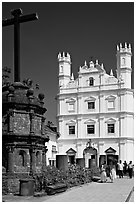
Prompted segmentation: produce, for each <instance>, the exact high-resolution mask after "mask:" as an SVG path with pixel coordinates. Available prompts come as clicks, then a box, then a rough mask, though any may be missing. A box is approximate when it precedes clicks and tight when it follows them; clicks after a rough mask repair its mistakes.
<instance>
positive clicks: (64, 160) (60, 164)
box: [56, 155, 68, 171]
mask: <svg viewBox="0 0 136 204" xmlns="http://www.w3.org/2000/svg"><path fill="white" fill-rule="evenodd" d="M56 167H57V168H58V169H62V170H64V171H66V170H68V157H67V155H56Z"/></svg>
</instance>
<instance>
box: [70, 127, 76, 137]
mask: <svg viewBox="0 0 136 204" xmlns="http://www.w3.org/2000/svg"><path fill="white" fill-rule="evenodd" d="M69 135H75V126H74V125H71V126H69Z"/></svg>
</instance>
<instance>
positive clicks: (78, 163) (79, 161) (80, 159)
mask: <svg viewBox="0 0 136 204" xmlns="http://www.w3.org/2000/svg"><path fill="white" fill-rule="evenodd" d="M76 164H77V165H79V166H81V167H83V168H84V167H85V159H84V158H77V159H76Z"/></svg>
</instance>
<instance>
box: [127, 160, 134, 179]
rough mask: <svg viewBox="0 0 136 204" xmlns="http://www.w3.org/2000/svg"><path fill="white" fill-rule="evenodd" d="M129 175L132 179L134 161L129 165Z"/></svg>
mask: <svg viewBox="0 0 136 204" xmlns="http://www.w3.org/2000/svg"><path fill="white" fill-rule="evenodd" d="M128 175H129V178H132V175H133V164H132V161H130V162H129V164H128Z"/></svg>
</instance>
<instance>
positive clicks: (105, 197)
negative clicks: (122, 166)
mask: <svg viewBox="0 0 136 204" xmlns="http://www.w3.org/2000/svg"><path fill="white" fill-rule="evenodd" d="M133 187H134V179H128V178H123V179H116V180H115V182H114V183H110V182H108V183H96V182H92V183H89V184H85V185H82V186H78V187H73V188H71V189H68V190H67V191H66V192H63V193H60V194H56V195H52V196H43V197H27V196H26V197H24V196H13V195H8V196H3V201H7V202H44V201H45V202H134V193H133V192H132V193H131V196H129V195H130V192H131V191H132V189H133ZM128 198H129V199H128Z"/></svg>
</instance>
